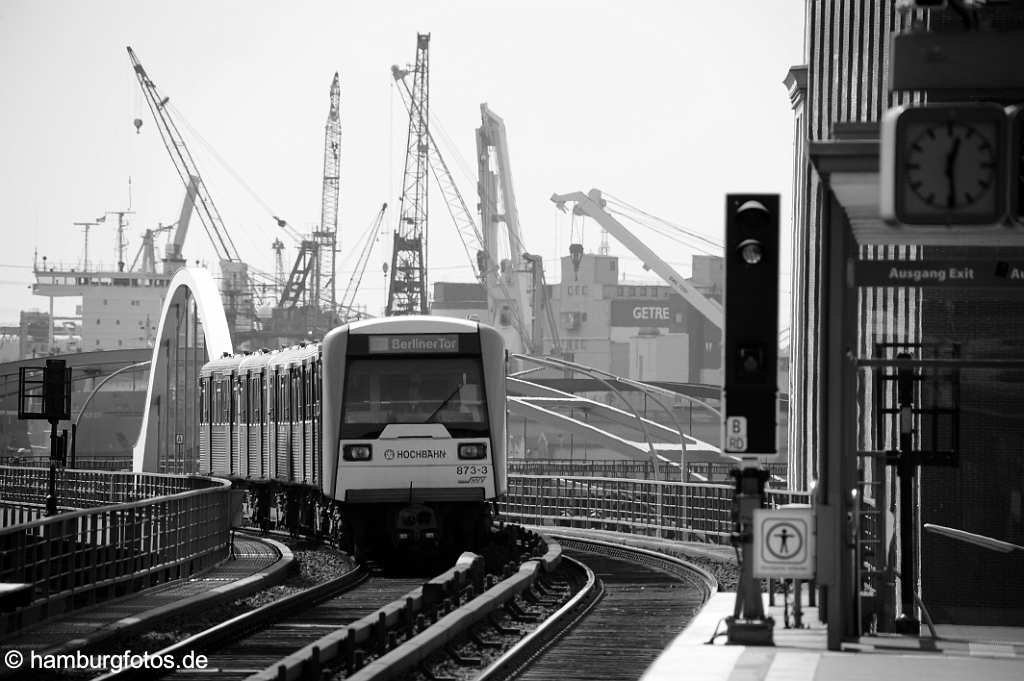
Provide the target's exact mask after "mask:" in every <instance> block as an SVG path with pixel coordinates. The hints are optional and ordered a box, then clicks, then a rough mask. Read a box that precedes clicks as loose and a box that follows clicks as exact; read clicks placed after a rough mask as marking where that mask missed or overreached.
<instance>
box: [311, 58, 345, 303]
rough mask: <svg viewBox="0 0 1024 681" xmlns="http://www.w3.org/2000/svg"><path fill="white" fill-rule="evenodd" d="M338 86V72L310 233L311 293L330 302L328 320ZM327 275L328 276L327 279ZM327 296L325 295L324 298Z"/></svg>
mask: <svg viewBox="0 0 1024 681" xmlns="http://www.w3.org/2000/svg"><path fill="white" fill-rule="evenodd" d="M340 106H341V86H340V85H339V84H338V72H337V71H335V72H334V80H333V81H331V109H330V111H329V112H328V114H327V123H326V125H325V126H324V184H323V191H322V192H321V199H320V229H318V230H316V231H315V232H313V241H315V242H316V244H317V251H318V258H317V265H316V271H315V276H314V279H313V289H314V290H315V291H316V296H315V300H317V301H318V302H319V301H321V300H324V299H325V298H328V299H329V300H330V306H331V307H330V310H331V316H332V317H333V316H334V315H336V314H337V312H338V304H337V303H338V301H337V288H338V287H337V285H336V277H337V270H336V268H337V257H338V194H339V191H340V189H341V119H340V118H339V115H338V112H339V108H340ZM328 273H329V275H328ZM325 294H326V295H325Z"/></svg>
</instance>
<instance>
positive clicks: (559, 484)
mask: <svg viewBox="0 0 1024 681" xmlns="http://www.w3.org/2000/svg"><path fill="white" fill-rule="evenodd" d="M508 481H509V482H508V495H507V496H506V498H505V500H504V501H503V502H502V503H501V511H502V513H503V514H504V515H505V517H506V518H508V519H510V520H514V521H517V522H523V523H527V524H532V525H560V526H567V527H580V528H588V529H601V530H612V531H616V532H626V533H630V534H644V535H649V536H658V537H662V538H665V539H678V540H698V541H707V542H712V543H726V542H727V541H728V538H729V534H730V533H731V532H732V530H733V522H732V499H733V494H734V491H735V487H734V486H733V485H720V484H704V483H681V482H656V481H654V480H640V479H636V478H610V477H600V476H555V475H512V474H510V475H509V478H508ZM767 493H768V503H769V505H770V506H771V507H777V506H781V505H783V504H794V503H808V501H809V496H810V495H809V494H808V493H807V492H792V491H787V490H775V489H769V490H768V491H767Z"/></svg>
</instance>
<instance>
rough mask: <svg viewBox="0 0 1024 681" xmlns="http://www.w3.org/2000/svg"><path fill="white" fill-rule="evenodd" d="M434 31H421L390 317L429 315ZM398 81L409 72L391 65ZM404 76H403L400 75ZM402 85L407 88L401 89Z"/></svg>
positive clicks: (411, 92) (410, 104) (393, 261)
mask: <svg viewBox="0 0 1024 681" xmlns="http://www.w3.org/2000/svg"><path fill="white" fill-rule="evenodd" d="M429 47H430V34H429V33H418V34H416V62H415V66H414V67H413V71H412V73H413V84H412V88H411V90H409V91H408V94H409V102H408V109H409V131H408V134H407V136H406V153H405V169H404V171H403V173H402V196H401V200H400V208H399V211H398V226H397V227H396V228H395V236H394V245H393V247H392V253H391V270H390V275H389V277H390V278H389V281H388V304H387V308H386V309H385V314H386V315H387V316H389V317H390V316H393V315H409V314H427V260H426V251H425V249H424V245H425V244H426V240H427V167H428V160H427V154H428V149H429V147H430V146H431V145H430V143H429V140H428V134H429V133H428V130H427V121H428V117H429V100H430V61H429V60H430V55H429ZM391 72H392V74H393V75H394V77H395V80H398V81H402V83H404V82H405V81H404V77H405V75H406V74H407V73H408V72H407V71H403V70H401V69H399V68H398V67H397V66H392V67H391ZM399 73H401V74H402V75H401V76H399V75H398V74H399ZM399 90H401V88H399Z"/></svg>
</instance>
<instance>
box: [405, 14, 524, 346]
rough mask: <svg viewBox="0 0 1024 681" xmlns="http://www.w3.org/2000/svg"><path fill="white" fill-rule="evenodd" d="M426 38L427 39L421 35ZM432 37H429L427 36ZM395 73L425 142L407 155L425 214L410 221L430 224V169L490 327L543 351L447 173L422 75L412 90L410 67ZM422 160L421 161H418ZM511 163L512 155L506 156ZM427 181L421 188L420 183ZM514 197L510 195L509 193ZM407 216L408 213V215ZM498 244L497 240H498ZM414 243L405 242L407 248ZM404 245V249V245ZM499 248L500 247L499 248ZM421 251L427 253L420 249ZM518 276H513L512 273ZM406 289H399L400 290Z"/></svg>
mask: <svg viewBox="0 0 1024 681" xmlns="http://www.w3.org/2000/svg"><path fill="white" fill-rule="evenodd" d="M420 37H421V38H422V37H423V35H422V34H421V35H420ZM427 37H428V39H429V36H427ZM422 51H423V52H424V53H425V52H426V47H425V44H424V47H423V48H422ZM421 61H422V63H423V64H424V67H423V68H424V70H425V69H426V66H425V64H426V56H425V55H424V56H423V57H422V60H421V57H420V52H419V51H418V52H417V66H416V69H419V68H420V64H421ZM391 73H392V76H393V77H394V79H395V81H396V82H397V83H398V84H399V85H400V87H399V94H400V95H401V97H402V103H403V104H404V105H405V107H406V110H407V111H408V112H409V129H410V139H412V131H413V130H414V129H415V130H416V134H417V139H418V140H419V139H422V142H417V145H416V148H415V149H413V148H412V147H410V149H409V152H408V155H407V157H406V175H405V178H406V180H405V183H404V184H403V186H404V187H409V186H410V182H409V178H410V175H411V173H410V161H409V158H410V157H411V156H412V155H413V154H415V155H416V157H417V163H416V166H415V172H414V174H415V177H416V178H417V183H416V184H415V188H416V191H415V192H412V196H413V197H422V200H421V201H419V202H418V203H417V204H415V205H416V206H419V207H420V208H421V210H417V211H410V213H409V215H410V218H416V217H420V216H421V217H422V222H423V224H424V225H425V224H426V169H427V168H429V170H430V171H431V172H432V173H433V175H434V179H435V180H436V182H437V184H438V187H439V188H440V190H441V193H442V195H443V196H444V199H445V205H446V207H447V208H448V212H449V214H450V215H451V217H452V220H453V222H454V223H455V226H456V229H457V230H458V232H459V238H460V239H461V240H462V245H463V247H464V248H465V249H466V254H467V256H469V261H470V267H471V268H472V270H473V275H474V277H475V278H477V279H479V281H480V282H481V283H482V284H483V286H484V289H485V294H486V295H487V307H488V312H489V313H490V317H491V320H490V321H491V323H492V324H494V325H495V326H498V327H499V328H500V327H502V326H504V327H509V326H511V327H513V328H514V329H515V333H516V335H517V337H518V340H519V342H520V343H521V344H522V347H523V349H524V350H526V351H527V352H531V353H535V354H539V353H541V352H542V350H541V348H540V347H539V346H535V343H534V341H533V340H532V337H531V334H530V330H529V329H528V328H527V326H526V324H525V322H524V321H523V314H522V303H521V302H520V301H521V300H522V296H521V295H519V294H517V293H513V292H512V290H511V289H510V286H509V284H508V283H507V282H506V281H505V279H504V278H503V277H502V276H501V272H500V269H499V268H500V263H499V262H498V260H497V258H495V257H494V255H493V254H494V253H495V252H496V250H495V248H488V244H487V241H486V240H485V237H484V236H483V235H482V234H481V232H480V228H479V227H478V226H477V224H476V220H475V219H474V218H473V214H472V213H471V212H470V210H469V208H468V207H467V206H466V201H465V199H463V197H462V193H461V192H460V191H459V189H458V186H457V185H456V184H455V180H454V179H453V178H452V174H451V171H450V170H449V169H448V164H447V163H446V162H445V160H444V157H443V156H442V155H441V150H440V148H439V147H438V146H437V143H436V142H435V140H434V136H433V134H432V133H431V132H430V127H429V115H428V114H427V112H426V99H425V96H424V95H423V94H422V93H421V94H420V96H419V97H417V85H416V78H418V77H419V76H418V75H417V71H416V70H414V71H412V72H411V73H413V74H414V82H413V86H412V87H410V86H409V83H408V82H407V80H406V77H407V76H408V75H409V73H410V71H408V70H406V69H400V68H398V67H397V66H393V67H391ZM421 156H422V160H420V158H419V157H421ZM506 163H507V156H506ZM421 183H422V185H423V186H422V188H420V186H419V185H420V184H421ZM409 193H410V192H409V191H408V189H407V190H406V191H404V192H403V201H404V200H405V197H406V196H407V195H408V194H409ZM509 195H511V192H509ZM404 210H406V207H405V204H404V203H403V211H404ZM403 215H405V213H403ZM403 224H406V221H404V220H403V221H400V222H399V225H400V226H402V225H403ZM515 225H516V230H517V233H516V237H515V238H514V239H513V243H512V244H510V245H511V248H512V250H520V251H521V250H522V243H521V239H519V238H518V219H517V220H516V222H515ZM425 234H426V229H425V227H424V228H423V229H422V230H421V231H420V232H419V235H418V236H413V240H414V242H415V244H417V245H418V247H419V248H420V249H422V243H423V241H424V239H425ZM399 236H400V235H399V232H396V234H395V238H396V245H395V253H396V254H397V253H398V249H399V245H398V242H397V240H398V239H399ZM495 241H496V238H495ZM408 243H409V242H405V244H408ZM405 244H403V245H405ZM495 245H496V244H495ZM473 247H475V248H476V253H475V257H474V254H473ZM421 253H422V250H421ZM520 255H521V254H520ZM396 262H400V261H398V260H396V259H394V258H393V261H392V267H391V280H392V282H395V281H396V273H395V263H396ZM425 270H426V267H425V265H424V267H423V271H424V274H423V277H422V283H421V285H422V286H423V287H425V286H426V274H425ZM513 276H514V275H513ZM402 290H403V289H402V288H401V287H400V288H399V292H401V291H402ZM388 300H389V312H388V314H393V313H392V312H391V311H390V310H391V308H390V303H391V300H392V294H391V293H389V299H388ZM422 309H423V311H424V312H423V313H425V311H426V301H425V299H424V300H423V308H422Z"/></svg>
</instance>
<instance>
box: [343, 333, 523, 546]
mask: <svg viewBox="0 0 1024 681" xmlns="http://www.w3.org/2000/svg"><path fill="white" fill-rule="evenodd" d="M323 375H324V377H325V381H324V414H325V415H327V414H330V415H332V416H333V415H337V416H334V417H325V419H324V429H323V439H324V443H325V446H324V451H325V452H330V455H325V456H324V477H323V479H324V481H325V483H326V485H327V486H328V487H327V489H326V492H327V494H328V495H329V496H331V497H332V498H334V499H338V500H339V501H342V502H344V504H345V522H346V523H347V526H348V527H350V528H351V532H352V533H353V536H354V540H355V543H356V545H357V546H359V545H364V546H368V545H373V544H385V545H390V546H391V547H401V546H403V545H420V544H425V543H437V544H439V545H441V546H444V547H447V548H453V547H454V544H455V543H461V544H462V546H461V547H460V549H461V548H465V547H466V546H471V545H478V544H479V543H480V542H481V541H482V540H483V538H484V536H485V534H486V532H487V531H488V528H489V527H490V515H489V505H488V504H487V501H488V500H492V499H495V498H496V497H497V496H500V495H502V494H504V493H505V492H506V491H507V479H506V460H505V427H506V417H505V346H504V341H503V340H502V338H501V336H500V334H499V333H498V331H497V330H496V329H494V328H492V327H490V326H486V325H483V324H479V323H477V322H470V321H466V320H459V319H450V318H444V317H433V316H430V317H423V316H408V317H390V318H386V319H381V320H370V321H364V322H358V323H355V324H351V325H349V326H343V327H341V328H338V329H334V330H333V331H331V332H330V333H328V334H327V335H326V336H325V338H324V341H323ZM378 528H379V529H378ZM467 542H468V543H467Z"/></svg>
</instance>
